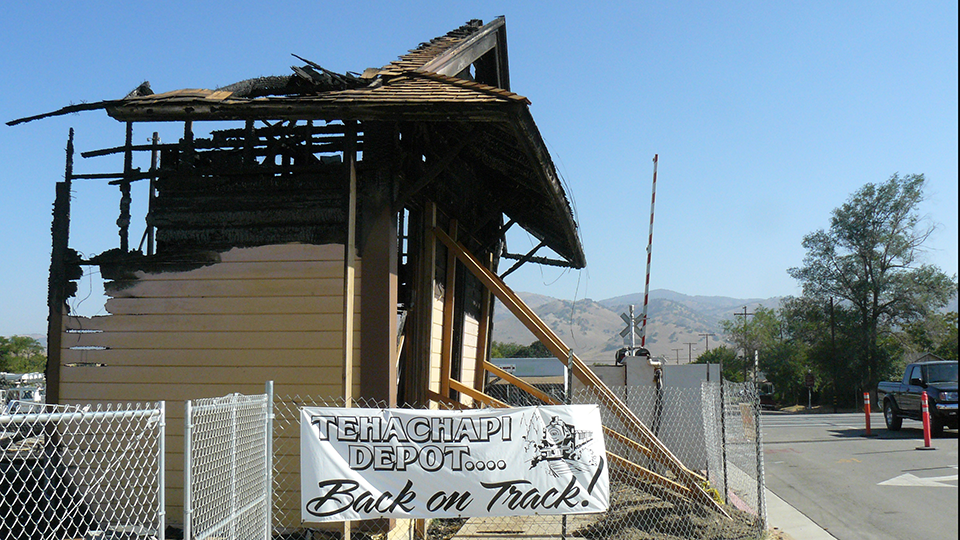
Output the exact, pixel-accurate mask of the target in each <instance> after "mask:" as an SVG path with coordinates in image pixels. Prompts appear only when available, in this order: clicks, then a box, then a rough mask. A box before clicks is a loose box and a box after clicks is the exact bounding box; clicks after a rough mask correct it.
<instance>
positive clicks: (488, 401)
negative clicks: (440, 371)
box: [449, 379, 510, 409]
mask: <svg viewBox="0 0 960 540" xmlns="http://www.w3.org/2000/svg"><path fill="white" fill-rule="evenodd" d="M449 385H450V388H451V389H453V390H456V391H457V392H460V393H462V394H466V395H468V396H470V397H472V398H473V399H475V400H476V401H479V402H480V403H483V404H484V405H488V406H490V407H497V408H500V409H506V408H509V407H510V406H509V405H507V404H506V403H504V402H502V401H500V400H498V399H495V398H493V397H490V396H488V395H487V394H484V393H483V392H478V391H476V390H474V389H473V388H471V387H469V386H467V385H465V384H463V383H462V382H460V381H458V380H456V379H450V380H449Z"/></svg>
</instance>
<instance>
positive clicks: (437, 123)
mask: <svg viewBox="0 0 960 540" xmlns="http://www.w3.org/2000/svg"><path fill="white" fill-rule="evenodd" d="M298 60H299V61H300V63H299V65H297V66H294V67H293V73H292V74H291V75H288V76H282V77H261V78H255V79H250V80H246V81H242V82H239V83H236V84H233V85H230V86H226V87H223V88H218V89H213V90H204V89H184V90H175V91H171V92H164V93H153V90H152V89H151V88H150V86H149V84H146V83H144V84H142V85H140V86H139V87H137V88H136V89H135V90H134V91H133V92H131V93H130V94H129V95H127V96H125V97H124V98H122V99H116V100H107V101H101V102H97V103H89V104H80V105H72V106H69V107H64V108H63V109H60V110H58V111H54V112H52V113H47V114H41V115H38V116H34V117H30V118H24V119H20V120H15V121H12V122H9V124H18V123H22V122H26V121H31V120H37V119H40V118H44V117H47V116H52V115H58V114H67V113H72V112H79V111H86V110H103V111H106V113H107V114H108V115H109V116H110V117H111V118H114V119H115V120H117V121H118V122H120V123H121V124H122V125H123V126H124V127H125V137H124V140H123V142H122V144H118V145H117V146H115V147H112V148H105V149H101V150H92V151H87V152H82V153H81V154H80V155H81V156H83V157H84V158H93V157H97V156H107V155H113V156H122V170H119V171H113V172H98V173H89V174H88V173H77V172H75V171H74V161H75V160H74V157H75V156H74V148H73V134H72V132H71V134H70V139H69V142H68V148H67V164H66V174H65V178H64V180H63V181H62V182H59V183H58V184H57V189H56V200H55V203H54V220H53V227H52V229H53V250H52V257H51V265H50V279H49V297H48V302H49V309H50V316H49V329H48V347H49V354H48V365H47V373H46V375H47V396H48V402H49V403H59V404H80V405H82V404H84V403H90V402H103V401H113V402H130V401H136V402H143V401H160V400H163V401H166V402H167V411H169V413H168V422H167V433H168V439H169V442H168V444H167V448H169V449H170V450H171V452H173V453H175V452H176V451H177V450H176V449H178V448H182V447H183V444H182V434H183V418H184V414H183V407H182V403H183V402H184V401H185V400H189V399H197V398H204V397H215V396H222V395H225V394H228V393H232V392H242V393H248V394H253V393H261V392H262V390H263V385H264V382H265V381H267V380H272V381H274V385H275V389H276V392H277V393H278V394H279V395H289V396H311V397H313V398H317V399H324V400H338V399H339V400H351V399H354V398H363V399H365V400H368V401H367V403H371V402H375V403H377V404H378V405H386V406H393V405H397V404H403V403H406V404H411V405H417V406H430V405H431V404H444V405H445V406H448V407H472V406H478V405H486V406H504V404H503V403H501V402H499V401H497V400H496V399H493V398H492V397H491V396H489V395H487V394H485V393H484V392H483V382H484V379H485V374H487V373H492V374H494V375H496V376H497V377H500V378H501V379H503V380H506V381H508V382H510V383H511V384H514V385H517V386H518V387H519V388H521V389H522V390H523V391H524V392H527V393H528V394H530V395H532V396H534V397H535V398H537V399H539V400H540V401H541V402H543V403H556V400H555V399H554V398H553V397H551V396H548V395H546V394H544V393H543V392H541V391H540V390H538V389H537V388H535V387H533V386H532V385H529V384H525V383H524V382H523V381H522V380H520V379H518V378H517V377H514V376H513V375H511V374H510V373H507V372H506V371H504V370H503V369H501V368H499V367H497V366H495V365H493V364H492V363H490V362H489V361H488V357H489V348H490V347H489V345H490V336H491V324H492V320H493V316H492V315H493V314H492V311H493V304H494V303H493V298H494V297H496V298H497V299H499V300H501V301H502V302H503V303H504V305H505V306H506V307H507V308H508V309H510V310H511V311H512V312H513V313H514V314H515V315H516V316H517V317H518V318H520V320H521V322H523V323H524V324H525V325H527V327H528V328H529V329H530V330H531V331H532V332H533V333H534V335H535V336H537V338H538V339H540V340H541V342H543V343H544V345H545V346H546V348H547V349H548V350H549V351H550V352H551V353H552V354H554V355H555V356H556V357H557V358H559V359H560V360H561V361H562V362H563V363H565V364H566V365H567V366H568V367H569V368H570V369H571V372H572V374H573V375H574V376H576V377H578V378H579V379H580V380H581V381H583V382H584V383H585V384H587V385H588V386H591V387H593V388H594V389H595V390H596V393H597V400H598V402H600V403H602V404H603V406H605V407H607V408H608V409H609V410H611V411H612V414H613V415H614V417H615V418H617V419H618V422H620V424H621V427H622V429H623V431H624V432H625V433H626V435H624V434H620V433H617V432H614V431H612V430H609V429H607V428H605V434H606V436H608V437H615V439H616V440H617V441H620V443H621V444H624V445H626V448H628V449H629V452H625V453H624V455H623V456H621V455H614V454H610V455H609V456H608V457H609V458H610V460H611V466H612V467H615V468H619V469H621V470H625V471H627V472H628V473H629V474H631V475H635V476H636V477H637V478H642V479H643V480H644V481H645V482H652V483H654V484H656V485H657V486H665V487H666V488H667V489H669V490H676V491H677V493H680V494H681V496H682V497H692V498H694V499H695V500H697V501H699V502H701V503H702V504H704V505H707V506H713V505H716V503H715V502H714V501H713V499H711V498H710V496H709V495H707V494H706V492H705V491H704V490H703V488H702V484H703V482H704V481H705V480H704V478H703V477H702V476H700V475H699V474H697V473H694V472H693V471H690V470H688V469H686V468H685V467H684V466H683V464H682V463H680V462H679V460H677V459H676V457H675V456H673V454H671V453H670V451H669V450H668V449H667V448H666V447H665V446H663V444H662V443H660V441H659V440H657V438H656V436H655V435H654V434H653V433H651V432H650V431H649V430H648V429H647V428H646V426H644V425H643V423H642V422H641V421H640V420H639V419H638V418H637V417H636V415H634V414H633V413H632V412H631V411H630V410H629V409H628V408H627V407H626V406H625V405H624V404H623V403H622V402H621V401H620V400H619V399H618V398H617V397H616V396H615V395H614V394H613V393H611V392H610V390H609V389H607V388H606V386H604V384H603V382H602V381H601V380H600V379H599V378H598V377H596V375H595V374H593V372H592V371H591V370H590V368H588V367H586V365H585V364H584V363H583V362H582V361H581V360H580V359H579V358H578V357H577V356H576V355H575V354H574V353H573V351H572V350H571V349H570V348H569V347H567V346H566V345H565V344H563V342H562V341H561V340H560V339H559V338H558V337H557V336H556V335H555V334H554V333H553V332H552V331H551V330H550V329H549V328H548V327H547V326H546V325H545V324H544V323H543V321H541V320H539V318H537V316H536V315H535V314H534V313H533V312H532V311H531V310H530V309H529V308H528V307H527V306H525V305H524V304H523V302H522V301H520V300H519V298H517V297H516V295H515V294H514V293H513V292H512V291H511V290H510V289H509V288H508V287H507V286H506V285H505V284H504V282H503V281H502V278H503V277H504V276H506V275H507V274H509V273H510V272H512V271H513V270H514V269H515V268H517V267H518V266H519V265H522V264H544V265H555V266H562V267H569V268H582V267H584V266H585V258H584V253H583V248H582V245H581V243H580V238H579V236H578V232H577V224H576V222H575V220H574V216H573V213H572V211H571V207H570V204H569V202H568V199H567V194H566V193H565V191H564V188H563V186H562V183H561V181H560V178H559V177H558V175H557V172H556V169H555V167H554V164H553V162H552V160H551V157H550V154H549V152H548V151H547V148H546V146H545V144H544V142H543V140H542V138H541V136H540V133H539V131H538V129H537V126H536V124H535V123H534V121H533V117H532V116H531V114H530V110H529V105H530V102H529V101H528V100H527V99H526V98H525V97H523V96H520V95H518V94H515V93H513V92H512V91H511V88H510V72H509V62H508V58H507V38H506V26H505V21H504V19H503V18H502V17H501V18H498V19H495V20H494V21H492V22H490V23H487V24H483V23H482V22H481V21H470V22H468V23H467V24H465V25H464V26H461V27H460V28H457V29H456V30H454V31H452V32H450V33H448V34H446V35H444V36H441V37H438V38H435V39H433V40H431V41H429V42H427V43H423V44H421V45H420V46H419V47H417V48H416V49H414V50H412V51H410V52H409V53H408V54H405V55H403V56H401V57H400V58H399V59H398V60H396V61H394V62H391V63H389V64H387V65H386V66H384V67H382V68H379V69H367V70H365V71H363V72H362V73H345V74H340V73H334V72H331V71H329V70H327V69H325V68H323V67H322V66H320V65H318V64H316V63H314V62H311V61H309V60H308V59H305V58H300V57H298ZM157 124H161V125H163V126H165V127H169V126H176V128H175V132H176V134H177V135H176V140H174V141H172V142H169V141H161V140H160V139H159V137H158V136H157V135H156V134H154V136H153V137H152V142H151V143H148V144H134V141H135V140H136V141H142V140H144V139H145V135H147V134H146V133H142V129H143V127H149V126H151V125H157ZM138 127H140V129H141V131H138V132H137V136H136V137H135V136H134V133H135V130H136V128H138ZM118 142H119V141H118ZM118 161H119V160H118ZM77 180H89V181H97V182H107V183H109V184H111V185H113V186H116V188H117V190H118V193H119V215H118V217H117V220H116V224H117V234H118V237H117V242H116V247H115V248H113V249H109V250H106V251H103V252H101V253H99V254H96V255H94V256H81V255H80V253H81V251H80V250H78V249H76V247H75V246H72V245H71V243H70V240H69V239H70V233H71V229H70V206H71V191H72V190H74V189H77V188H78V186H77V185H75V184H74V182H75V181H77ZM144 186H145V187H146V189H145V190H141V193H144V195H142V197H143V199H145V201H143V202H144V203H145V204H144V205H143V206H144V207H145V208H146V211H145V216H144V217H145V221H143V222H142V223H144V226H143V227H142V229H141V228H139V227H138V226H137V225H136V224H137V223H140V221H138V219H139V218H136V217H135V216H134V215H133V208H134V207H135V206H136V205H135V204H134V201H133V197H134V188H135V187H136V188H138V189H140V188H142V187H144ZM511 227H520V228H522V229H524V230H525V231H527V232H528V233H529V234H530V235H532V236H533V237H535V238H536V239H537V241H538V242H539V243H538V245H537V246H536V247H535V248H534V249H533V250H531V251H529V252H527V253H511V252H510V251H509V250H508V249H507V246H506V243H505V235H506V232H507V230H508V229H510V228H511ZM141 233H142V234H141ZM85 269H86V270H88V271H89V270H90V269H94V270H95V271H96V272H99V273H100V274H101V275H102V276H103V277H104V279H105V281H104V292H105V295H106V297H107V301H106V305H105V309H106V312H107V314H106V315H100V316H92V317H84V316H79V315H77V314H75V313H70V310H69V308H68V307H67V300H68V299H69V298H70V297H72V296H73V295H74V294H75V293H76V290H77V280H78V279H79V278H80V276H81V275H83V272H84V270H85ZM633 454H636V455H638V456H640V455H642V456H646V457H647V458H650V459H652V460H653V462H655V463H656V464H658V465H657V466H658V467H659V468H660V473H658V472H654V471H652V470H650V469H647V468H645V467H643V466H640V465H638V464H637V463H636V461H632V460H631V459H634V460H636V459H638V458H635V457H632V456H633ZM624 456H627V457H624ZM182 466H183V465H182V460H177V459H176V458H175V457H174V458H173V459H170V460H168V461H167V469H168V472H169V473H171V474H168V478H169V479H170V482H169V483H168V488H167V492H168V495H167V499H166V500H167V507H168V509H167V514H168V515H170V516H176V515H180V511H181V510H182V508H181V507H180V506H179V505H180V504H181V499H182V494H181V491H180V488H181V487H182V486H178V485H177V482H179V481H182V478H183V477H182V474H180V473H181V472H182V471H180V470H179V469H182ZM661 473H663V474H661ZM665 475H666V476H665ZM668 476H669V477H668ZM296 495H298V494H296V493H287V494H284V495H283V497H285V498H284V499H283V501H281V502H280V503H277V504H292V505H296V504H297V497H296ZM275 503H276V501H275ZM721 512H722V510H721Z"/></svg>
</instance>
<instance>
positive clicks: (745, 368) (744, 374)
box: [734, 306, 756, 380]
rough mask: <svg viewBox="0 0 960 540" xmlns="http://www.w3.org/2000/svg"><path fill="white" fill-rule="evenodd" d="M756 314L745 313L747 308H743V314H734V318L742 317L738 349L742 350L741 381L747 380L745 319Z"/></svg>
mask: <svg viewBox="0 0 960 540" xmlns="http://www.w3.org/2000/svg"><path fill="white" fill-rule="evenodd" d="M751 315H756V313H747V306H743V313H734V316H737V317H743V333H742V334H741V339H742V341H741V343H740V348H741V349H743V380H747V362H748V359H747V355H748V354H749V352H748V351H747V317H749V316H751Z"/></svg>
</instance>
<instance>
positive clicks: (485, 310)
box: [473, 257, 492, 390]
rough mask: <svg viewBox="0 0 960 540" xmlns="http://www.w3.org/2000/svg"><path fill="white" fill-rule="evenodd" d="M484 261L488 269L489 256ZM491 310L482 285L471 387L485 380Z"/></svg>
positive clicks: (479, 384) (478, 388)
mask: <svg viewBox="0 0 960 540" xmlns="http://www.w3.org/2000/svg"><path fill="white" fill-rule="evenodd" d="M486 262H487V268H488V269H489V268H490V264H491V261H490V257H488V258H487V261H486ZM491 312H492V310H491V302H490V290H489V289H487V288H486V287H483V288H482V290H481V291H480V321H479V322H478V324H479V325H480V328H479V329H478V332H477V357H476V359H475V365H474V368H473V372H474V378H473V387H474V388H475V389H477V390H483V385H484V383H486V380H487V377H486V374H485V370H484V368H483V365H484V363H486V362H487V357H488V356H489V355H490V351H489V350H488V344H489V343H490V322H491V318H492V317H491Z"/></svg>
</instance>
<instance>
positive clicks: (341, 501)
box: [300, 405, 610, 523]
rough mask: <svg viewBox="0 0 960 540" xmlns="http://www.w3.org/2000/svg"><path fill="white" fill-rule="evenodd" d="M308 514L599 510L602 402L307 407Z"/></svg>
mask: <svg viewBox="0 0 960 540" xmlns="http://www.w3.org/2000/svg"><path fill="white" fill-rule="evenodd" d="M300 441H301V444H300V465H301V467H300V471H301V475H300V477H301V494H302V495H301V497H302V499H301V516H302V519H303V521H304V522H308V523H310V522H324V521H344V520H359V519H369V518H374V517H391V518H438V517H474V516H511V515H531V514H581V513H592V512H602V511H604V510H606V509H607V507H608V505H609V498H610V482H609V477H608V475H607V463H606V451H605V448H604V445H603V432H602V426H601V423H600V410H599V408H598V407H597V406H596V405H567V406H549V407H520V408H514V409H482V410H469V411H434V410H416V409H343V408H321V407H304V408H303V409H301V413H300Z"/></svg>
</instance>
